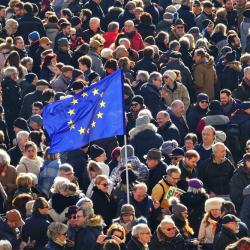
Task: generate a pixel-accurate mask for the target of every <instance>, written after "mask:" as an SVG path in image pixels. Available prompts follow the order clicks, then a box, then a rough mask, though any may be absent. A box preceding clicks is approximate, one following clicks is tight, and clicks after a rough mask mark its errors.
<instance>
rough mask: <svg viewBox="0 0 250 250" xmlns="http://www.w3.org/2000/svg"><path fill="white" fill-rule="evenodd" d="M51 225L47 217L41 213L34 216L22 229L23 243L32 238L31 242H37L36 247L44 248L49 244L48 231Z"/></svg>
mask: <svg viewBox="0 0 250 250" xmlns="http://www.w3.org/2000/svg"><path fill="white" fill-rule="evenodd" d="M49 224H50V223H49V221H48V219H47V216H44V215H41V214H40V213H35V214H33V215H32V216H31V217H30V218H28V219H26V220H25V225H24V226H23V227H22V233H21V239H22V241H25V242H27V241H28V238H29V237H30V239H31V241H33V240H35V241H36V243H35V247H44V246H45V245H46V244H47V242H48V237H47V230H48V226H49ZM38 225H39V227H38Z"/></svg>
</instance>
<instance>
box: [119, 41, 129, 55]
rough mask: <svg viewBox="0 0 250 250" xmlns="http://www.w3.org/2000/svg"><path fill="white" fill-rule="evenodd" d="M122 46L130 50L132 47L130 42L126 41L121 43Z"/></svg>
mask: <svg viewBox="0 0 250 250" xmlns="http://www.w3.org/2000/svg"><path fill="white" fill-rule="evenodd" d="M120 45H124V46H125V48H126V49H129V47H130V44H129V42H127V41H126V40H125V41H121V42H120ZM126 53H127V55H128V52H127V51H126Z"/></svg>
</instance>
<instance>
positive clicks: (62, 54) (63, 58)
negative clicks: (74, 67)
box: [57, 49, 73, 65]
mask: <svg viewBox="0 0 250 250" xmlns="http://www.w3.org/2000/svg"><path fill="white" fill-rule="evenodd" d="M72 57H73V52H72V51H71V50H69V51H62V50H60V49H59V51H58V53H57V61H58V62H61V63H64V64H65V65H66V64H71V61H72Z"/></svg>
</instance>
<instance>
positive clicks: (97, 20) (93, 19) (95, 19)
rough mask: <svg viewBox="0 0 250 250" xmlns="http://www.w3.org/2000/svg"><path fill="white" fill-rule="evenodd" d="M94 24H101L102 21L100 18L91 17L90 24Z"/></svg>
mask: <svg viewBox="0 0 250 250" xmlns="http://www.w3.org/2000/svg"><path fill="white" fill-rule="evenodd" d="M92 22H96V23H100V22H101V20H100V18H98V17H91V18H90V19H89V23H92Z"/></svg>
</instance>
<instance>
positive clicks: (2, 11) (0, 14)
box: [0, 9, 5, 17]
mask: <svg viewBox="0 0 250 250" xmlns="http://www.w3.org/2000/svg"><path fill="white" fill-rule="evenodd" d="M0 17H5V9H1V10H0Z"/></svg>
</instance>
